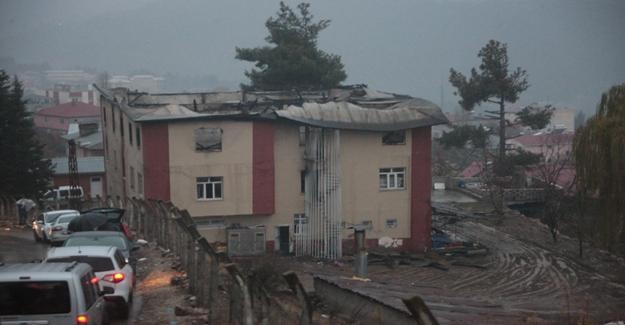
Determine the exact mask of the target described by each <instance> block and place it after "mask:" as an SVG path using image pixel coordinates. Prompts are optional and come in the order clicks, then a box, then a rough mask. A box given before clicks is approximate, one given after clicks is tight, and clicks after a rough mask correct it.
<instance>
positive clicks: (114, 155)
mask: <svg viewBox="0 0 625 325" xmlns="http://www.w3.org/2000/svg"><path fill="white" fill-rule="evenodd" d="M113 125H115V123H113ZM113 165H114V166H115V170H117V150H113Z"/></svg>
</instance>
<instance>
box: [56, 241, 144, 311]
mask: <svg viewBox="0 0 625 325" xmlns="http://www.w3.org/2000/svg"><path fill="white" fill-rule="evenodd" d="M59 262H61V263H66V262H79V263H87V264H89V265H91V267H92V268H93V271H94V272H95V275H96V276H97V277H98V279H100V281H98V283H99V285H100V289H101V290H102V291H104V292H106V294H105V295H104V299H105V300H106V301H108V302H110V303H111V304H112V305H113V306H114V307H115V308H116V309H117V311H118V312H119V314H120V315H121V316H122V318H128V312H129V310H130V304H131V302H132V295H133V291H134V285H135V273H134V270H133V268H132V267H131V266H130V264H128V263H127V262H126V259H125V258H124V256H123V254H122V253H121V251H120V250H119V249H118V248H117V247H113V246H79V247H53V248H50V249H49V250H48V255H47V257H46V259H45V260H44V263H59Z"/></svg>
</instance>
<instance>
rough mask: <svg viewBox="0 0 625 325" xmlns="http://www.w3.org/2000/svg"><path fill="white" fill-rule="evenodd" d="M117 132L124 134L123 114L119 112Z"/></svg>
mask: <svg viewBox="0 0 625 325" xmlns="http://www.w3.org/2000/svg"><path fill="white" fill-rule="evenodd" d="M119 134H121V135H122V137H123V136H124V116H123V115H122V113H121V112H120V113H119Z"/></svg>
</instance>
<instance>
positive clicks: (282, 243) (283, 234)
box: [278, 226, 291, 255]
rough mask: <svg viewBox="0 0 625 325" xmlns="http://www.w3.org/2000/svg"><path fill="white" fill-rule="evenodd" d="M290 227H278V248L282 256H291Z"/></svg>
mask: <svg viewBox="0 0 625 325" xmlns="http://www.w3.org/2000/svg"><path fill="white" fill-rule="evenodd" d="M289 228H290V227H289V226H278V247H279V250H280V254H281V255H289V253H290V252H289V246H290V244H291V240H290V238H289Z"/></svg>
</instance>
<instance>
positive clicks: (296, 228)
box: [293, 213, 308, 235]
mask: <svg viewBox="0 0 625 325" xmlns="http://www.w3.org/2000/svg"><path fill="white" fill-rule="evenodd" d="M305 224H308V217H307V216H306V215H305V214H303V213H296V214H294V215H293V235H301V234H303V233H304V232H303V231H302V226H303V225H305Z"/></svg>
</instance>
